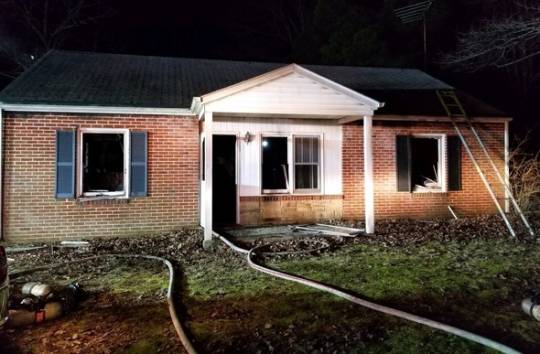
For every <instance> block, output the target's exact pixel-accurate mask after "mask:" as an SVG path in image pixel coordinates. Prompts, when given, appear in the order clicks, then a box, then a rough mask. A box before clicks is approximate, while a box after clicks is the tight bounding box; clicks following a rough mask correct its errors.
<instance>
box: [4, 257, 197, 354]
mask: <svg viewBox="0 0 540 354" xmlns="http://www.w3.org/2000/svg"><path fill="white" fill-rule="evenodd" d="M106 257H111V258H143V259H149V260H154V261H159V262H161V263H163V264H164V265H165V266H166V267H167V268H168V271H169V287H168V289H167V303H168V305H169V314H170V316H171V320H172V323H173V325H174V329H175V330H176V334H177V335H178V338H179V339H180V341H181V342H182V345H183V346H184V348H185V349H186V351H187V352H188V353H189V354H196V353H197V351H196V350H195V348H194V347H193V344H192V343H191V341H190V340H189V338H188V336H187V334H186V332H185V329H184V327H183V326H182V323H181V322H180V319H179V317H178V312H177V310H176V306H175V302H174V300H173V298H174V296H173V292H174V289H175V279H176V277H175V274H174V267H173V265H172V263H171V262H170V261H169V260H167V259H165V258H162V257H157V256H151V255H139V254H102V255H98V256H92V257H86V258H81V259H76V260H71V261H67V262H61V263H56V264H52V265H47V266H40V267H35V268H31V269H25V270H21V271H18V272H12V273H10V275H9V276H10V278H11V279H15V278H18V277H20V276H22V275H25V274H30V273H34V272H38V271H42V270H49V269H53V268H59V267H63V266H67V265H69V264H73V263H81V262H87V261H91V260H96V259H99V258H106Z"/></svg>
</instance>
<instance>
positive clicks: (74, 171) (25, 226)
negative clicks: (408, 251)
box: [0, 51, 510, 242]
mask: <svg viewBox="0 0 540 354" xmlns="http://www.w3.org/2000/svg"><path fill="white" fill-rule="evenodd" d="M448 89H452V88H451V87H450V86H449V85H447V84H445V83H444V82H442V81H439V80H437V79H435V78H433V77H431V76H429V75H427V74H425V73H423V72H421V71H418V70H413V69H392V68H364V67H337V66H315V65H302V66H300V65H295V64H291V65H283V64H273V63H256V62H234V61H221V60H202V59H184V58H161V57H142V56H129V55H115V54H100V53H84V52H70V51H52V52H50V53H48V54H47V55H46V56H44V57H43V58H42V59H41V60H40V61H39V62H38V63H36V64H35V65H34V66H33V67H32V68H31V69H30V70H28V71H27V72H25V73H24V74H22V75H21V76H20V77H19V78H18V79H16V80H15V81H14V82H12V83H11V84H10V85H9V86H8V87H6V88H5V89H4V90H3V91H2V92H1V93H0V118H1V122H2V126H1V129H0V132H1V140H2V145H1V146H2V151H1V154H0V156H1V159H2V161H1V164H0V165H1V166H2V179H3V180H2V187H3V188H2V195H1V201H2V203H1V207H2V213H1V216H2V217H1V225H2V237H3V239H4V240H6V241H13V242H21V241H29V240H52V239H66V238H90V237H97V236H115V235H116V236H129V235H135V234H145V233H146V234H148V233H156V232H162V231H167V230H174V229H177V228H180V227H183V226H193V225H198V224H200V225H202V226H203V227H204V228H205V240H210V239H211V235H212V234H211V231H212V228H213V227H214V226H215V225H222V224H241V225H254V224H265V223H298V222H311V221H317V220H327V219H359V220H362V221H365V224H366V231H367V232H373V230H374V220H376V219H382V218H394V217H411V218H428V217H440V216H443V217H444V216H450V211H449V209H448V206H451V207H452V208H453V210H455V212H456V213H458V214H460V215H474V214H482V213H492V212H494V211H495V210H496V209H495V206H494V204H493V201H492V199H490V195H489V194H488V192H487V190H486V188H485V187H484V185H483V183H482V181H481V179H480V177H479V176H478V175H477V173H476V171H475V169H474V167H473V164H472V162H471V161H470V159H469V158H468V155H467V154H466V153H465V151H464V149H462V144H461V142H460V140H459V138H458V136H457V135H456V131H455V130H454V128H453V125H452V124H451V121H450V119H449V117H448V116H447V115H446V114H445V111H444V109H443V107H442V105H441V104H440V102H439V100H438V98H437V95H436V91H437V90H448ZM458 95H459V97H460V99H461V101H462V102H463V103H464V106H465V109H466V110H467V111H468V113H469V115H470V116H471V119H472V120H473V121H474V124H475V126H476V127H477V129H478V130H479V132H480V134H481V136H482V139H483V140H484V142H485V143H486V146H487V148H488V150H489V151H490V153H491V156H492V157H493V159H494V160H495V163H496V164H497V166H498V168H499V169H500V172H501V173H502V174H503V175H505V176H506V177H507V175H508V166H507V163H506V162H507V158H508V123H509V121H510V118H509V117H507V116H505V115H504V114H503V113H501V112H499V111H497V110H496V109H494V108H492V107H490V106H488V105H486V104H484V103H482V102H480V101H478V100H476V99H474V98H472V97H470V96H468V95H466V94H464V93H461V92H458ZM465 139H467V140H470V142H471V145H470V146H471V149H472V150H473V151H477V150H479V147H478V146H476V145H474V144H473V140H472V138H471V136H470V135H469V134H467V133H465ZM477 156H478V161H479V164H480V165H482V166H487V159H485V158H482V157H483V156H482V155H481V154H480V153H478V154H477ZM487 177H488V179H489V180H490V182H491V184H492V185H493V186H494V189H495V194H496V197H497V198H498V199H500V201H501V203H502V202H504V201H506V198H505V194H504V188H503V186H502V185H501V183H498V184H497V180H496V179H495V178H494V176H492V175H488V176H487ZM506 207H508V206H507V205H506Z"/></svg>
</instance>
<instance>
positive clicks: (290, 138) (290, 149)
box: [255, 133, 324, 196]
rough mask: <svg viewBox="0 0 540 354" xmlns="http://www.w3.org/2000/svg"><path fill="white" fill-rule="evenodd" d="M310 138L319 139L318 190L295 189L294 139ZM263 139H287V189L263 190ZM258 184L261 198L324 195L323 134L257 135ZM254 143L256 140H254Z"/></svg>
mask: <svg viewBox="0 0 540 354" xmlns="http://www.w3.org/2000/svg"><path fill="white" fill-rule="evenodd" d="M295 137H310V138H315V137H316V138H318V139H319V188H318V189H316V190H315V189H295V185H296V183H295V175H294V138H295ZM264 138H287V165H288V174H289V186H288V187H289V188H287V189H263V170H262V163H263V146H262V142H263V140H264ZM258 140H259V141H258V143H259V183H260V188H261V189H260V190H261V196H265V195H322V194H324V177H323V174H324V134H323V133H305V134H292V133H261V134H259V139H258ZM255 141H256V140H255Z"/></svg>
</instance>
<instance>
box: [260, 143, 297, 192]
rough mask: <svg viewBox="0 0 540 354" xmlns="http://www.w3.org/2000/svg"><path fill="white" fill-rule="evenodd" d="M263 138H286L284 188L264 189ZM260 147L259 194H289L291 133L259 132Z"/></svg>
mask: <svg viewBox="0 0 540 354" xmlns="http://www.w3.org/2000/svg"><path fill="white" fill-rule="evenodd" d="M265 138H284V139H286V140H287V174H288V181H287V184H288V187H289V188H285V189H264V186H263V148H264V147H263V141H264V139H265ZM259 148H260V157H261V158H260V162H259V171H260V183H261V194H265V195H272V194H291V177H292V174H291V157H292V156H291V135H290V134H279V133H276V134H261V141H260V143H259Z"/></svg>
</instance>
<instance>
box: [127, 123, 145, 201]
mask: <svg viewBox="0 0 540 354" xmlns="http://www.w3.org/2000/svg"><path fill="white" fill-rule="evenodd" d="M130 161H131V163H130V164H131V166H130V168H131V170H130V176H131V181H130V189H131V192H130V195H131V196H132V197H146V196H147V195H148V134H147V133H146V132H131V159H130Z"/></svg>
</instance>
